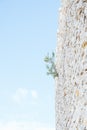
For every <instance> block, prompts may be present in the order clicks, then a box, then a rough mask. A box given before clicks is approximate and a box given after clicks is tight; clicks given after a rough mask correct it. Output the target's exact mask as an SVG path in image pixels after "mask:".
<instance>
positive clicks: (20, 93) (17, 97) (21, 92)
mask: <svg viewBox="0 0 87 130" xmlns="http://www.w3.org/2000/svg"><path fill="white" fill-rule="evenodd" d="M27 94H28V90H27V89H26V88H18V89H17V90H16V92H15V93H14V94H13V100H14V101H15V102H16V103H21V102H22V100H24V99H25V98H26V96H27Z"/></svg>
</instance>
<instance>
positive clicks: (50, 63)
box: [44, 52, 58, 78]
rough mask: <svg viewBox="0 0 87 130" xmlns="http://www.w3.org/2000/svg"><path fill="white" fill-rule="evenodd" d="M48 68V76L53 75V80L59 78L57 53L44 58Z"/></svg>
mask: <svg viewBox="0 0 87 130" xmlns="http://www.w3.org/2000/svg"><path fill="white" fill-rule="evenodd" d="M44 61H45V63H46V68H47V75H51V76H52V77H53V78H55V77H58V73H57V70H56V65H55V53H54V52H52V55H51V56H49V54H48V55H47V56H46V57H45V58H44Z"/></svg>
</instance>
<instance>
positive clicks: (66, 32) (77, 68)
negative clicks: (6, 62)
mask: <svg viewBox="0 0 87 130" xmlns="http://www.w3.org/2000/svg"><path fill="white" fill-rule="evenodd" d="M59 11H60V18H59V29H58V30H59V31H58V32H57V43H58V44H57V49H56V56H57V57H56V67H57V71H58V74H59V77H58V78H56V79H55V80H56V97H55V100H56V130H87V0H62V5H61V9H59Z"/></svg>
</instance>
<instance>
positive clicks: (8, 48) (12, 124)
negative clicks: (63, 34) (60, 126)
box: [0, 0, 60, 130]
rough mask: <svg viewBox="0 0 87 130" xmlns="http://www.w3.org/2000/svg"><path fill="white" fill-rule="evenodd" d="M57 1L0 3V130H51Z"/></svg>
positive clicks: (5, 1) (0, 1) (53, 111)
mask: <svg viewBox="0 0 87 130" xmlns="http://www.w3.org/2000/svg"><path fill="white" fill-rule="evenodd" d="M59 7H60V1H59V0H0V130H54V129H55V101H54V96H55V83H54V80H53V78H52V77H50V76H49V77H48V76H47V75H46V67H45V63H44V61H43V59H44V56H45V55H46V54H47V53H48V52H49V53H51V52H52V51H54V50H55V47H56V32H57V27H58V8H59Z"/></svg>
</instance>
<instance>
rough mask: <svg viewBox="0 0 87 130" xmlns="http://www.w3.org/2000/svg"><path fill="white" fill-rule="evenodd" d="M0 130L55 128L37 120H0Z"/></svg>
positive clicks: (45, 129)
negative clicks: (4, 121) (3, 121)
mask: <svg viewBox="0 0 87 130" xmlns="http://www.w3.org/2000/svg"><path fill="white" fill-rule="evenodd" d="M0 130H55V129H54V128H50V127H49V126H47V125H44V124H41V123H37V122H16V121H9V122H6V123H1V122H0Z"/></svg>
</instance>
